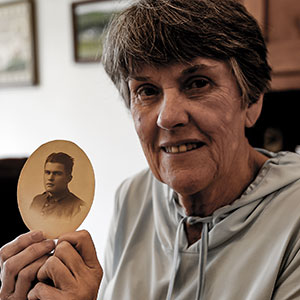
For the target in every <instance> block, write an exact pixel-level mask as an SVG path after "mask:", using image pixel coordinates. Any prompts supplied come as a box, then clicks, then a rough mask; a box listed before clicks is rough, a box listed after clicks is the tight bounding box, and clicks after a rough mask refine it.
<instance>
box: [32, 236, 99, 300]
mask: <svg viewBox="0 0 300 300" xmlns="http://www.w3.org/2000/svg"><path fill="white" fill-rule="evenodd" d="M102 275H103V272H102V268H101V266H100V264H99V262H98V259H97V254H96V250H95V247H94V244H93V241H92V239H91V236H90V235H89V233H88V232H87V231H78V232H73V233H69V234H66V235H63V236H62V237H60V238H59V240H58V243H57V246H56V249H55V252H54V255H53V256H51V257H49V259H48V260H47V261H46V263H45V264H44V265H43V266H42V267H41V268H40V270H39V272H38V279H39V281H40V282H39V283H37V284H36V286H35V287H34V288H33V289H32V290H31V291H30V293H29V294H28V299H29V300H37V299H39V300H53V299H55V300H66V299H68V300H73V299H74V300H75V299H76V300H96V299H97V294H98V290H99V286H100V282H101V279H102ZM49 280H50V281H52V282H53V286H50V285H48V284H47V282H49Z"/></svg>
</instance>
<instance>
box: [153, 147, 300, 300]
mask: <svg viewBox="0 0 300 300" xmlns="http://www.w3.org/2000/svg"><path fill="white" fill-rule="evenodd" d="M257 150H258V151H260V152H261V153H263V154H264V155H266V156H267V157H269V159H268V160H267V161H266V162H265V164H264V165H263V166H262V168H261V170H260V171H259V173H258V175H257V176H256V178H255V179H254V181H253V182H252V183H251V184H250V185H249V186H248V188H247V189H246V191H245V192H244V193H243V194H242V195H241V196H240V197H239V198H238V199H236V200H235V201H234V202H233V203H232V204H231V205H226V206H224V207H221V208H219V209H218V210H216V211H215V212H214V213H213V214H212V215H211V216H208V217H206V218H200V217H199V218H198V217H188V216H186V214H185V211H184V209H183V208H182V207H180V206H179V205H178V204H177V202H176V201H175V199H174V192H173V190H172V189H170V188H169V187H168V186H166V185H163V184H161V183H159V182H157V184H154V185H153V189H154V190H153V195H155V196H154V198H153V209H154V220H155V226H156V232H157V234H158V237H159V239H160V242H161V245H162V247H163V248H164V249H165V250H166V251H172V252H173V270H172V276H171V278H170V284H169V293H168V297H167V299H171V294H172V290H173V286H174V282H175V277H176V273H177V270H178V266H179V264H180V250H182V249H185V250H187V240H186V237H185V234H184V226H183V223H184V222H189V223H195V222H201V223H202V224H203V229H202V238H201V240H200V241H198V242H196V243H194V244H193V245H191V246H190V247H188V249H189V250H190V251H193V252H195V251H198V252H199V286H198V291H197V296H196V299H201V294H202V292H203V289H204V278H205V264H206V259H207V253H208V251H209V250H211V249H213V248H215V247H218V246H220V245H222V244H224V243H226V242H228V241H229V240H230V239H231V238H232V237H233V236H234V235H236V234H238V233H240V232H241V231H242V230H243V229H244V228H246V227H248V226H249V225H250V224H251V223H252V222H254V221H255V219H256V218H257V217H258V216H259V215H260V213H261V212H262V211H263V210H264V208H265V207H266V206H267V205H268V204H269V203H270V201H272V198H273V197H268V196H269V195H271V194H273V193H274V192H276V191H278V190H280V189H282V188H283V187H286V186H288V185H289V184H291V183H293V182H295V181H297V180H299V179H300V155H298V154H296V153H291V152H279V153H272V152H268V151H266V150H262V149H257ZM161 195H163V197H162V196H161ZM199 243H200V247H199Z"/></svg>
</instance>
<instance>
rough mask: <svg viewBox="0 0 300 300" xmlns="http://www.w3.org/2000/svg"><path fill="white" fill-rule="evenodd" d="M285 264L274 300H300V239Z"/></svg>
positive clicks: (277, 283) (276, 287) (299, 238)
mask: <svg viewBox="0 0 300 300" xmlns="http://www.w3.org/2000/svg"><path fill="white" fill-rule="evenodd" d="M297 239H298V241H297V242H296V245H295V247H293V250H292V251H291V252H290V254H289V255H288V257H287V259H286V261H285V262H284V267H283V271H282V272H281V274H279V277H278V280H277V282H276V286H275V290H274V293H273V297H272V300H292V299H293V300H294V299H299V300H300V237H299V236H297Z"/></svg>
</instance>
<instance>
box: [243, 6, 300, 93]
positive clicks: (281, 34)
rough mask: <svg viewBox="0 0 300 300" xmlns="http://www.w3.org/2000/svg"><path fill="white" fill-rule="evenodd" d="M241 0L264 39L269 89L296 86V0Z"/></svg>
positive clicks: (299, 47) (299, 30)
mask: <svg viewBox="0 0 300 300" xmlns="http://www.w3.org/2000/svg"><path fill="white" fill-rule="evenodd" d="M241 1H242V2H243V3H244V4H245V6H246V7H247V9H248V10H249V12H250V13H252V14H253V15H254V17H255V18H256V19H257V20H258V22H259V24H260V25H261V27H262V30H263V33H264V35H265V38H266V40H267V44H268V49H269V62H270V64H271V66H272V68H273V75H272V89H273V90H296V89H300V1H299V0H284V1H283V0H241Z"/></svg>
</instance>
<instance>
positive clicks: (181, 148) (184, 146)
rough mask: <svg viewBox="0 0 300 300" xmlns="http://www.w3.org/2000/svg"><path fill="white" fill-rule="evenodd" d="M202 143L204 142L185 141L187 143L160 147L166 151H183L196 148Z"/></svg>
mask: <svg viewBox="0 0 300 300" xmlns="http://www.w3.org/2000/svg"><path fill="white" fill-rule="evenodd" d="M203 145H204V143H201V142H199V143H187V144H181V145H178V146H166V147H162V149H163V150H164V151H165V152H166V153H184V152H188V151H192V150H194V149H198V148H200V147H201V146H203Z"/></svg>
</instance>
